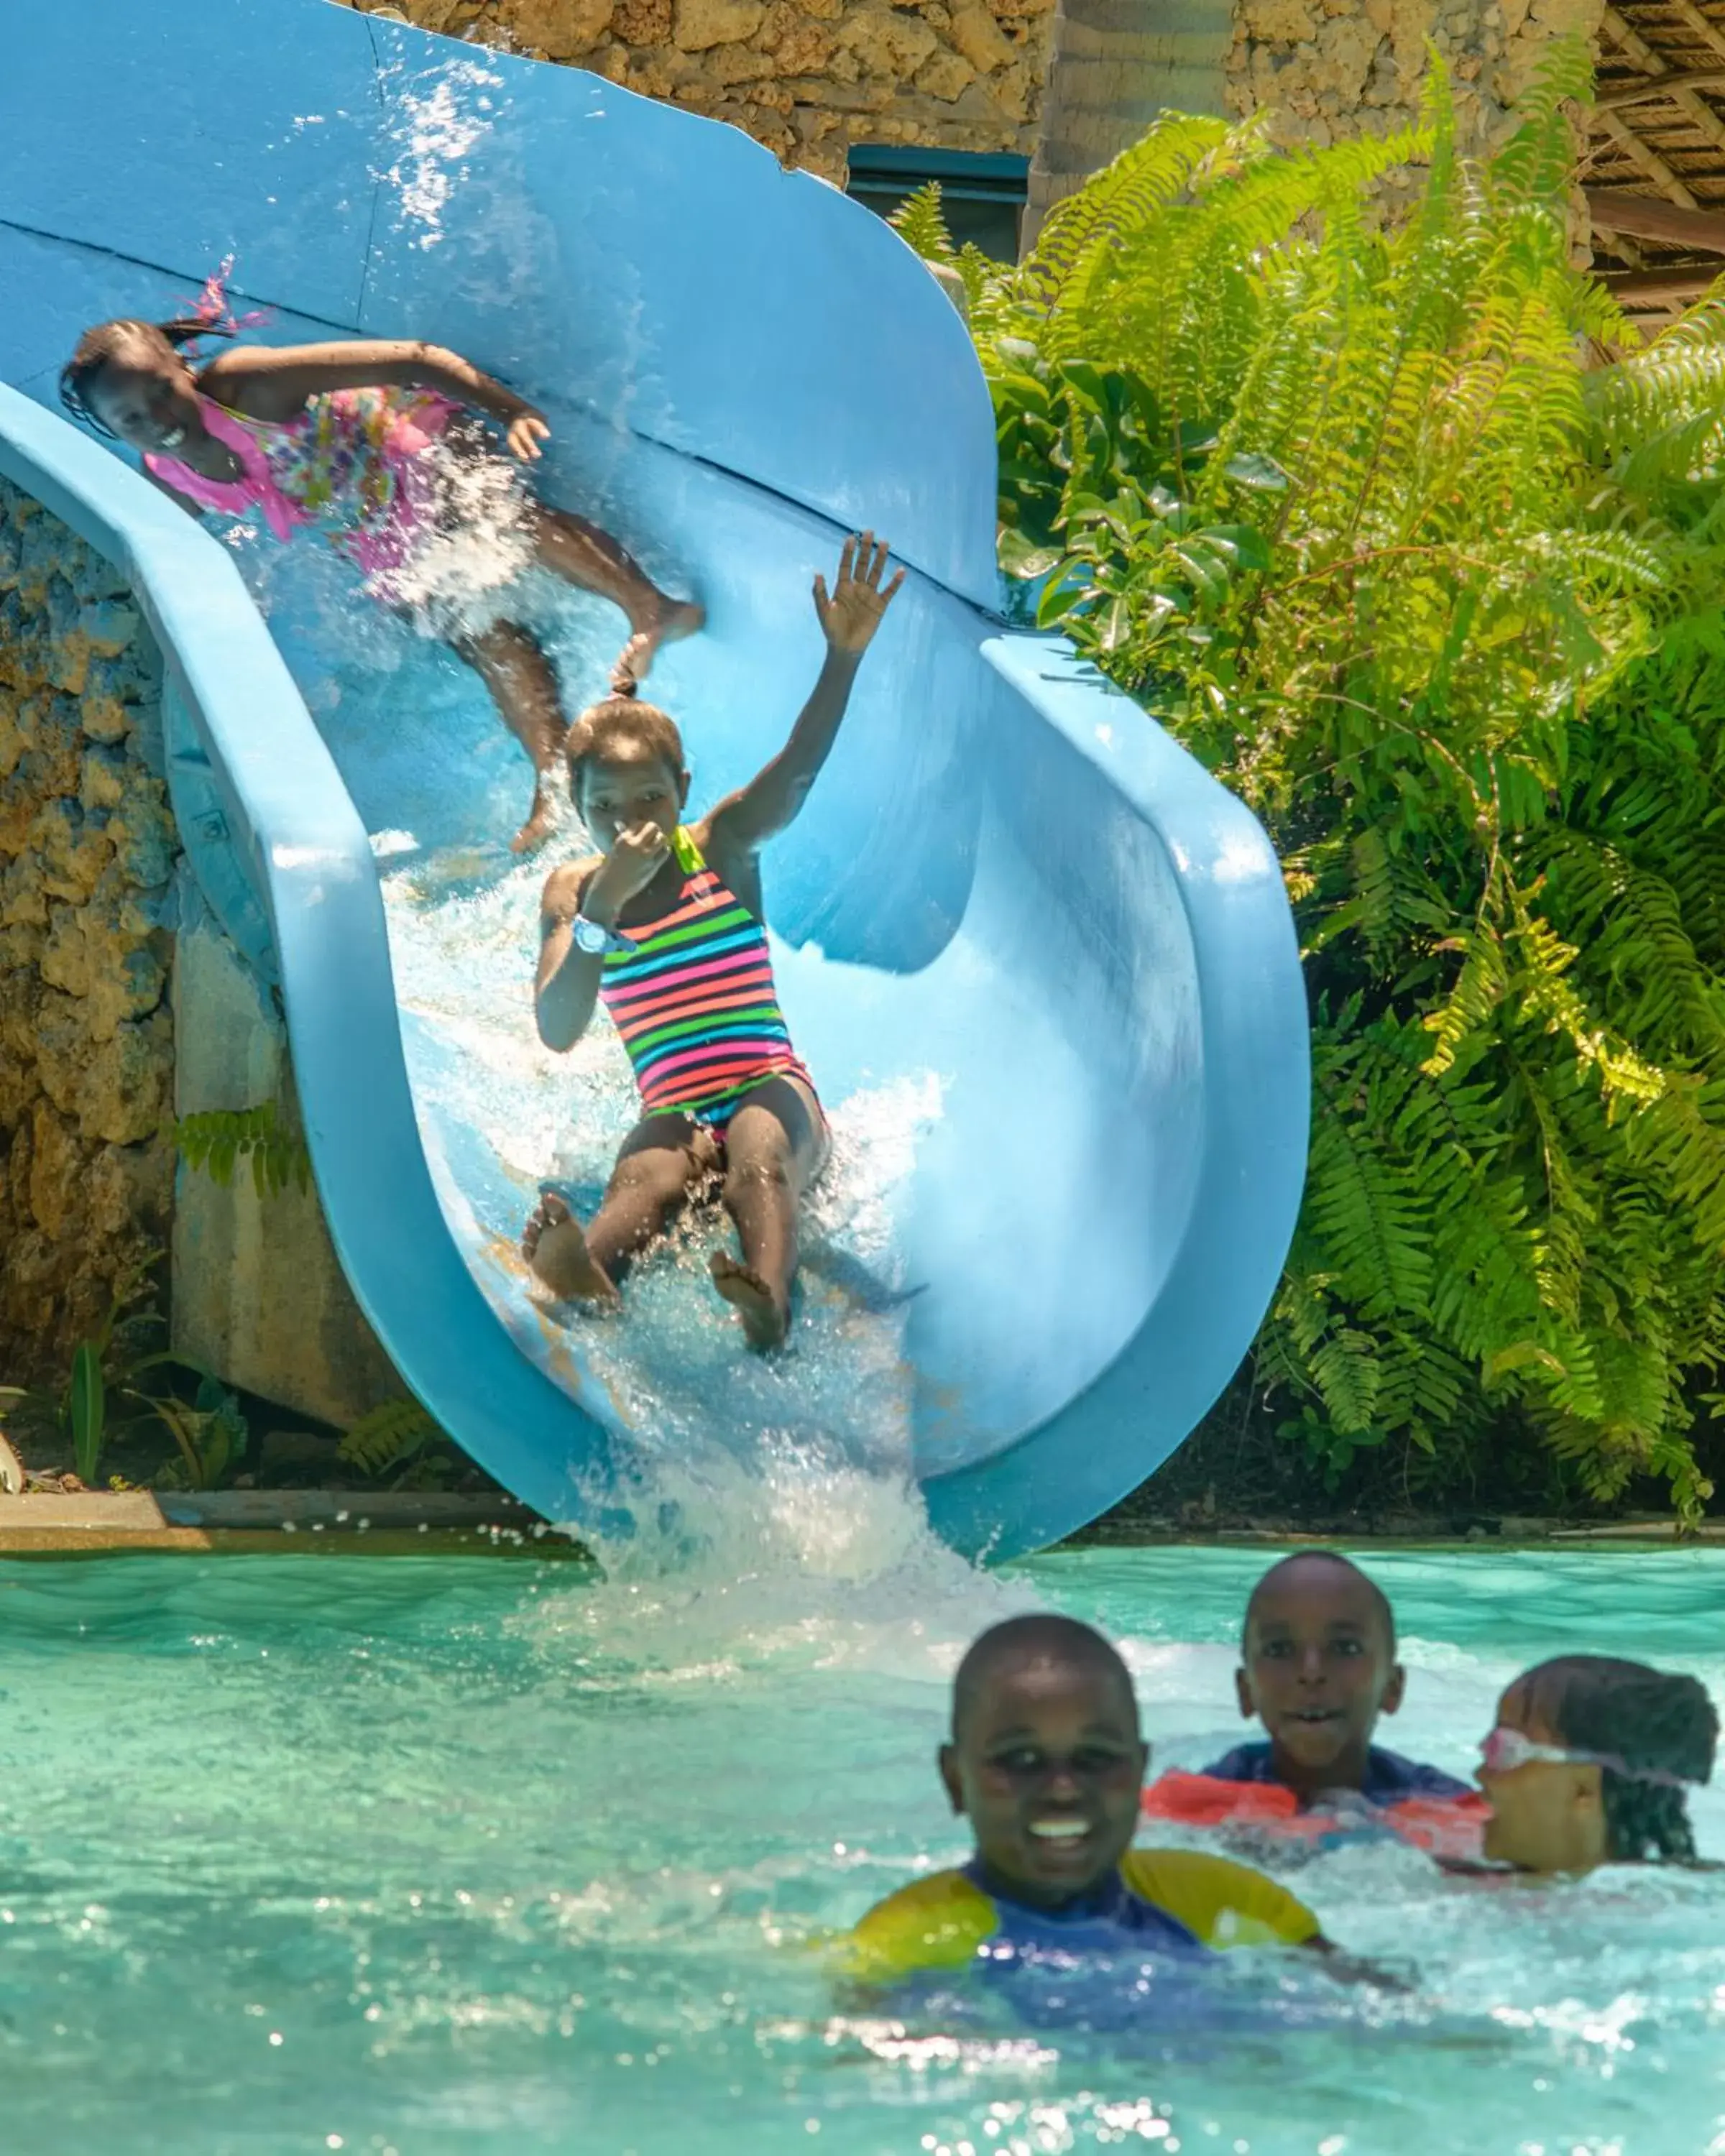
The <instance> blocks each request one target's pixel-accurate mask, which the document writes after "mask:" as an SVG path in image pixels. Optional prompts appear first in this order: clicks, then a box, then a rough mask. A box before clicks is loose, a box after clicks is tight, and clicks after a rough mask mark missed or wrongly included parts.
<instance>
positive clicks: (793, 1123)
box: [712, 1078, 827, 1348]
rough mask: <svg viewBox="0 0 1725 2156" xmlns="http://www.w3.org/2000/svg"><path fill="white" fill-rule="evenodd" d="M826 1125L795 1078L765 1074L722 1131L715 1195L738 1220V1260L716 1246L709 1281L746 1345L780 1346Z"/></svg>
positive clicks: (786, 1328)
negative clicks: (801, 1217)
mask: <svg viewBox="0 0 1725 2156" xmlns="http://www.w3.org/2000/svg"><path fill="white" fill-rule="evenodd" d="M826 1142H827V1139H826V1123H825V1120H824V1117H823V1116H822V1115H821V1112H820V1109H819V1106H818V1104H817V1103H816V1101H815V1098H814V1094H813V1093H811V1092H810V1091H809V1088H808V1086H805V1085H804V1084H803V1082H802V1081H801V1080H800V1079H797V1078H769V1079H768V1081H766V1083H765V1084H764V1085H762V1086H757V1087H756V1089H755V1091H753V1092H752V1093H751V1094H750V1095H749V1096H748V1098H747V1100H746V1101H744V1103H743V1105H742V1107H740V1108H739V1109H738V1110H737V1113H736V1114H735V1115H734V1116H732V1118H731V1122H730V1125H729V1127H727V1129H726V1132H725V1157H726V1172H725V1183H724V1188H723V1190H722V1192H721V1196H722V1198H723V1199H724V1204H725V1209H726V1212H727V1213H728V1214H730V1215H731V1217H732V1219H733V1220H734V1221H735V1222H736V1223H737V1235H738V1237H739V1238H740V1240H741V1241H742V1264H741V1265H739V1264H738V1263H737V1260H736V1259H735V1258H733V1257H732V1256H731V1255H729V1254H728V1253H726V1252H724V1251H720V1252H717V1253H716V1254H715V1255H714V1257H713V1259H712V1276H713V1283H714V1285H715V1286H716V1287H717V1289H718V1291H719V1292H720V1294H721V1296H724V1298H725V1300H726V1302H728V1303H730V1304H731V1305H732V1307H733V1308H734V1309H735V1310H736V1312H737V1315H738V1317H741V1318H742V1327H743V1331H744V1332H746V1333H747V1335H748V1342H749V1345H750V1347H759V1348H767V1347H780V1346H782V1345H783V1342H784V1338H785V1336H786V1334H787V1333H788V1332H789V1331H790V1329H791V1283H792V1281H793V1280H794V1279H795V1278H796V1276H797V1209H798V1206H799V1205H800V1204H801V1203H802V1199H803V1192H804V1191H805V1190H807V1189H808V1188H809V1184H810V1183H812V1182H813V1181H814V1178H815V1175H816V1173H818V1172H819V1168H820V1165H821V1162H822V1160H823V1158H824V1155H825V1152H826Z"/></svg>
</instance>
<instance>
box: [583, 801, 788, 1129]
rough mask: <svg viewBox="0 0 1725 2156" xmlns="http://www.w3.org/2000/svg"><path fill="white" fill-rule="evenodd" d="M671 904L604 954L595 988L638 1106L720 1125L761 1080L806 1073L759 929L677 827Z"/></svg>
mask: <svg viewBox="0 0 1725 2156" xmlns="http://www.w3.org/2000/svg"><path fill="white" fill-rule="evenodd" d="M671 847H672V850H673V851H674V852H675V855H676V857H677V861H678V864H679V865H680V867H681V869H682V871H683V888H682V889H681V891H679V892H678V894H677V902H676V904H675V906H673V907H672V908H671V910H670V912H669V913H667V914H665V915H664V916H662V917H661V918H660V920H657V921H650V922H649V923H648V924H647V925H646V926H645V927H639V928H638V927H635V925H634V923H633V922H630V924H629V929H628V934H629V937H630V938H631V940H632V941H633V942H634V950H633V951H629V952H622V951H611V952H607V953H606V955H605V963H604V969H603V972H602V973H601V974H600V976H599V996H600V999H601V1000H602V1001H603V1004H604V1006H605V1009H607V1010H608V1012H609V1013H610V1014H611V1018H612V1021H613V1023H614V1024H615V1026H616V1028H617V1030H618V1032H619V1034H621V1035H622V1037H623V1045H624V1047H625V1048H626V1049H627V1050H629V1061H630V1062H631V1063H632V1064H634V1070H635V1083H636V1084H637V1085H638V1086H639V1087H640V1089H641V1105H642V1106H643V1107H644V1108H645V1110H646V1111H647V1112H648V1114H649V1115H685V1116H693V1117H694V1119H695V1121H696V1122H698V1123H705V1124H706V1126H707V1127H709V1129H711V1130H714V1131H718V1132H722V1131H723V1130H724V1128H725V1126H726V1124H727V1123H728V1122H730V1120H731V1118H732V1116H734V1115H735V1114H736V1113H737V1110H738V1109H739V1108H740V1107H741V1106H742V1102H743V1097H744V1096H745V1095H746V1094H747V1093H750V1092H752V1091H753V1090H754V1088H755V1087H756V1086H758V1085H760V1084H761V1083H762V1081H763V1080H765V1079H768V1078H773V1077H778V1076H785V1077H790V1078H800V1079H801V1080H802V1081H803V1084H804V1085H805V1086H808V1087H809V1090H810V1091H814V1081H813V1080H812V1079H811V1078H810V1077H809V1073H808V1071H807V1070H804V1069H803V1065H802V1064H801V1063H799V1062H798V1060H797V1056H796V1052H795V1050H793V1048H792V1046H791V1036H790V1034H789V1032H788V1030H787V1029H786V1026H785V1022H784V1017H783V1013H782V1012H781V1011H780V1009H779V1008H778V990H777V989H776V988H774V986H773V961H772V959H771V957H769V956H768V950H767V932H766V930H765V929H764V928H762V926H761V924H760V922H759V921H757V920H756V918H755V916H754V915H753V914H752V913H751V912H750V911H749V910H748V908H747V906H745V905H744V904H743V903H742V900H741V899H739V898H738V897H737V894H736V893H735V892H734V891H730V890H727V889H726V885H724V884H723V883H721V881H720V880H719V878H718V877H717V876H716V875H715V874H714V873H713V871H712V870H711V869H710V868H709V867H708V866H707V865H706V861H705V860H703V859H702V857H701V850H700V848H699V847H698V846H697V845H696V843H695V841H694V839H692V838H691V836H690V835H689V834H688V832H687V831H686V830H685V829H681V828H680V827H679V829H677V830H676V831H675V833H674V834H673V835H672V838H671Z"/></svg>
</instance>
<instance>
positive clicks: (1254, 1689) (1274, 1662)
mask: <svg viewBox="0 0 1725 2156" xmlns="http://www.w3.org/2000/svg"><path fill="white" fill-rule="evenodd" d="M1406 1683H1407V1676H1406V1672H1405V1671H1404V1670H1403V1668H1402V1666H1401V1665H1400V1663H1399V1662H1398V1661H1397V1660H1396V1656H1395V1614H1394V1611H1393V1610H1392V1609H1391V1608H1390V1606H1389V1599H1388V1598H1387V1596H1386V1595H1385V1594H1384V1590H1383V1589H1382V1588H1380V1587H1379V1586H1378V1584H1377V1583H1376V1582H1375V1581H1374V1580H1373V1579H1370V1578H1368V1577H1367V1575H1366V1574H1365V1573H1363V1572H1362V1571H1361V1570H1360V1568H1359V1567H1358V1565H1357V1564H1355V1563H1353V1561H1352V1560H1351V1559H1350V1558H1345V1557H1343V1556H1342V1555H1341V1554H1340V1553H1339V1552H1337V1551H1335V1550H1323V1549H1314V1550H1301V1551H1298V1552H1296V1553H1295V1554H1294V1555H1293V1556H1292V1557H1286V1558H1282V1559H1281V1561H1280V1562H1279V1563H1276V1564H1273V1565H1271V1568H1270V1569H1269V1571H1268V1572H1266V1573H1265V1574H1264V1576H1263V1578H1261V1579H1260V1581H1259V1582H1258V1584H1257V1585H1256V1586H1255V1588H1254V1589H1252V1594H1251V1599H1250V1601H1249V1602H1248V1603H1247V1604H1246V1613H1245V1628H1244V1632H1243V1635H1242V1638H1241V1641H1240V1668H1239V1670H1238V1671H1236V1672H1235V1691H1236V1696H1237V1697H1238V1699H1239V1702H1240V1712H1241V1714H1242V1715H1244V1716H1245V1717H1248V1718H1250V1717H1254V1716H1255V1717H1257V1719H1258V1720H1259V1721H1260V1722H1262V1724H1263V1726H1264V1728H1265V1731H1266V1739H1260V1740H1257V1741H1255V1742H1252V1743H1245V1744H1238V1745H1236V1746H1235V1748H1234V1749H1233V1750H1232V1751H1231V1752H1229V1753H1224V1756H1223V1757H1222V1758H1219V1759H1218V1760H1215V1761H1214V1762H1213V1763H1212V1764H1211V1765H1209V1766H1208V1767H1206V1768H1204V1771H1203V1773H1202V1774H1198V1775H1193V1774H1164V1775H1163V1777H1162V1779H1161V1780H1160V1781H1158V1782H1157V1783H1155V1784H1153V1786H1152V1787H1151V1788H1150V1789H1147V1791H1146V1792H1145V1796H1144V1810H1145V1812H1146V1814H1147V1815H1148V1816H1150V1817H1152V1818H1161V1819H1180V1820H1184V1821H1186V1822H1187V1823H1188V1824H1189V1825H1220V1824H1224V1823H1225V1822H1226V1821H1228V1820H1238V1821H1240V1822H1241V1823H1243V1824H1266V1823H1271V1815H1272V1814H1275V1815H1281V1814H1282V1813H1287V1814H1294V1813H1305V1812H1311V1811H1313V1810H1320V1811H1322V1810H1326V1809H1332V1805H1331V1804H1330V1799H1333V1798H1336V1797H1338V1796H1339V1797H1343V1798H1352V1799H1359V1800H1363V1803H1364V1804H1367V1805H1368V1806H1370V1807H1372V1808H1373V1809H1375V1810H1378V1811H1382V1812H1383V1813H1384V1815H1385V1824H1387V1825H1392V1826H1398V1825H1399V1824H1400V1823H1401V1822H1399V1821H1398V1819H1397V1817H1396V1816H1395V1814H1396V1810H1397V1808H1403V1807H1406V1808H1412V1810H1413V1811H1414V1812H1417V1813H1419V1815H1420V1817H1419V1819H1418V1820H1417V1821H1415V1820H1412V1819H1410V1820H1409V1822H1408V1823H1409V1824H1414V1825H1418V1827H1419V1831H1417V1832H1415V1833H1414V1835H1412V1837H1411V1838H1413V1839H1415V1840H1422V1841H1425V1840H1426V1839H1427V1832H1426V1830H1427V1829H1428V1828H1431V1827H1433V1826H1434V1824H1435V1825H1439V1826H1443V1825H1448V1824H1450V1822H1447V1821H1439V1822H1436V1823H1434V1822H1432V1821H1430V1820H1425V1817H1424V1811H1425V1809H1429V1808H1430V1807H1431V1806H1433V1805H1434V1804H1435V1805H1437V1806H1440V1807H1445V1808H1449V1809H1454V1810H1455V1811H1456V1812H1457V1813H1458V1814H1466V1815H1467V1816H1466V1818H1465V1819H1461V1818H1458V1820H1457V1821H1456V1822H1455V1824H1456V1825H1458V1826H1459V1827H1460V1828H1461V1830H1464V1831H1471V1830H1475V1829H1476V1821H1475V1820H1473V1817H1472V1815H1473V1814H1474V1813H1476V1812H1479V1813H1482V1812H1483V1806H1482V1804H1481V1800H1480V1799H1479V1796H1478V1794H1477V1792H1476V1791H1475V1790H1474V1789H1471V1787H1470V1785H1469V1784H1467V1783H1466V1782H1461V1781H1457V1780H1456V1779H1455V1776H1454V1775H1452V1774H1445V1773H1444V1772H1443V1771H1442V1770H1441V1769H1440V1768H1436V1767H1428V1766H1425V1765H1422V1764H1421V1763H1419V1762H1418V1761H1416V1760H1412V1759H1406V1758H1403V1757H1402V1755H1401V1754H1400V1753H1398V1752H1390V1751H1386V1750H1384V1748H1382V1747H1380V1746H1378V1745H1375V1744H1373V1742H1372V1736H1373V1732H1374V1730H1375V1729H1376V1727H1377V1726H1378V1717H1379V1716H1380V1715H1384V1714H1394V1712H1396V1710H1397V1708H1398V1707H1400V1705H1401V1703H1402V1695H1403V1692H1404V1689H1405V1686H1406ZM1266 1740H1267V1741H1266ZM1255 1792H1261V1793H1262V1799H1263V1800H1262V1801H1260V1802H1254V1801H1253V1794H1254V1793H1255ZM1289 1799H1291V1801H1289Z"/></svg>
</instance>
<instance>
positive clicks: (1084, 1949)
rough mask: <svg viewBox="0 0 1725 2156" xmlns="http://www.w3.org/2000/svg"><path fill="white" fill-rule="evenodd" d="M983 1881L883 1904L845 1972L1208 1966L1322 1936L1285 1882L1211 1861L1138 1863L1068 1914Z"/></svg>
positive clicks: (1153, 1853) (855, 1944) (1140, 1859)
mask: <svg viewBox="0 0 1725 2156" xmlns="http://www.w3.org/2000/svg"><path fill="white" fill-rule="evenodd" d="M974 1871H975V1867H974V1866H967V1867H966V1868H965V1869H964V1870H963V1871H937V1872H935V1873H934V1874H933V1875H932V1876H931V1877H929V1878H927V1879H918V1880H916V1881H914V1882H913V1883H912V1884H911V1886H901V1888H900V1889H899V1891H898V1892H897V1893H896V1894H890V1895H888V1897H886V1900H885V1901H884V1902H877V1903H876V1904H875V1907H873V1908H872V1909H870V1911H869V1912H868V1914H867V1915H866V1916H865V1917H864V1918H863V1919H862V1921H861V1922H860V1923H859V1924H858V1925H857V1926H856V1928H855V1930H854V1931H852V1932H850V1933H849V1934H848V1935H847V1936H846V1937H845V1939H844V1940H843V1941H842V1942H841V1943H840V1944H839V1950H838V1961H839V1967H840V1968H841V1969H842V1970H843V1971H844V1973H845V1974H847V1975H849V1976H850V1977H851V1978H853V1979H855V1980H856V1981H857V1982H860V1983H863V1984H893V1983H896V1982H897V1981H899V1980H900V1979H903V1978H906V1977H909V1976H912V1975H916V1974H919V1973H921V1972H922V1971H925V1970H932V1969H962V1968H963V1967H964V1966H965V1965H966V1964H967V1963H970V1962H973V1961H974V1960H976V1959H977V1958H978V1956H979V1955H982V1956H984V1957H987V1958H995V1957H998V1956H1000V1955H1002V1954H1006V1955H1010V1954H1012V1953H1014V1950H1019V1951H1030V1952H1034V1951H1037V1950H1039V1949H1040V1950H1044V1951H1046V1950H1048V1949H1050V1948H1052V1949H1055V1950H1058V1951H1060V1952H1063V1953H1068V1954H1084V1953H1102V1954H1106V1953H1120V1952H1122V1951H1127V1952H1132V1951H1137V1952H1147V1953H1186V1954H1194V1953H1197V1954H1203V1953H1206V1952H1209V1951H1214V1950H1216V1949H1220V1948H1230V1947H1245V1946H1303V1945H1305V1944H1307V1942H1309V1941H1310V1940H1312V1939H1315V1938H1317V1937H1318V1936H1319V1933H1320V1930H1321V1927H1320V1925H1319V1923H1318V1921H1317V1917H1315V1916H1313V1914H1312V1912H1311V1910H1310V1909H1308V1908H1307V1907H1306V1905H1305V1903H1304V1902H1300V1901H1297V1900H1296V1898H1295V1897H1294V1896H1293V1895H1291V1893H1289V1892H1288V1891H1287V1889H1286V1887H1285V1886H1278V1885H1277V1884H1276V1881H1275V1880H1273V1879H1270V1878H1266V1876H1265V1875H1264V1874H1263V1873H1262V1872H1261V1871H1253V1870H1252V1869H1251V1868H1250V1866H1247V1865H1244V1864H1234V1863H1230V1861H1229V1860H1228V1859H1227V1858H1226V1857H1223V1856H1207V1855H1205V1854H1204V1852H1203V1851H1199V1850H1190V1849H1134V1850H1132V1851H1128V1852H1127V1855H1126V1856H1124V1857H1123V1858H1122V1860H1121V1863H1120V1866H1119V1869H1118V1871H1117V1872H1116V1873H1114V1874H1112V1875H1111V1876H1110V1877H1109V1878H1108V1879H1107V1880H1106V1881H1104V1882H1103V1883H1102V1885H1101V1886H1100V1887H1098V1888H1097V1889H1096V1890H1095V1892H1092V1893H1091V1894H1088V1895H1086V1896H1083V1897H1081V1898H1080V1900H1079V1901H1077V1902H1075V1903H1073V1904H1071V1905H1070V1907H1068V1908H1066V1909H1064V1910H1054V1911H1050V1910H1041V1909H1033V1908H1030V1907H1027V1906H1025V1905H1024V1904H1023V1903H1019V1902H1010V1901H1008V1900H1007V1899H1006V1898H1005V1897H1004V1896H996V1895H993V1894H991V1893H989V1892H988V1891H987V1889H986V1888H985V1887H984V1886H983V1885H982V1884H981V1882H980V1881H979V1879H978V1878H977V1877H976V1876H973V1875H974Z"/></svg>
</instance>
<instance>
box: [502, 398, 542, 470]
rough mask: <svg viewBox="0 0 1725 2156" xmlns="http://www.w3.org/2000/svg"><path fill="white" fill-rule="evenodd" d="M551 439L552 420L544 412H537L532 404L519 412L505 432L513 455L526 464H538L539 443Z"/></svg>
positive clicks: (505, 438)
mask: <svg viewBox="0 0 1725 2156" xmlns="http://www.w3.org/2000/svg"><path fill="white" fill-rule="evenodd" d="M503 439H504V441H505V443H506V444H507V446H508V449H509V454H511V456H512V457H514V458H516V459H518V460H519V461H520V462H521V463H522V464H524V465H531V464H536V463H537V462H538V460H539V455H540V449H539V444H541V443H542V442H546V441H549V440H550V439H551V422H550V421H549V420H548V419H547V418H546V416H545V414H544V413H542V412H536V411H535V410H534V409H533V408H532V407H531V405H526V406H524V407H523V408H521V411H519V412H517V413H516V415H515V417H514V418H512V419H511V421H510V423H509V424H508V426H507V427H506V429H504V434H503Z"/></svg>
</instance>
